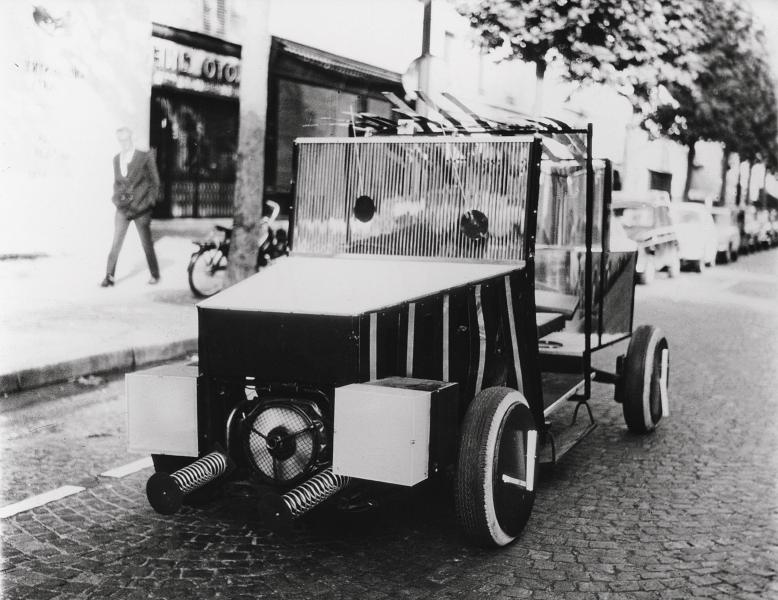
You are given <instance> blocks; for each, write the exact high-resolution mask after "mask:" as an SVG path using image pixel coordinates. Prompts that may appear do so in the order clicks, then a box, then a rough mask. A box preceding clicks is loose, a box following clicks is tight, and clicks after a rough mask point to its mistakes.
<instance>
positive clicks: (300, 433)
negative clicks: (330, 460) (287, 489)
mask: <svg viewBox="0 0 778 600" xmlns="http://www.w3.org/2000/svg"><path fill="white" fill-rule="evenodd" d="M318 444H319V442H318V428H317V423H316V422H315V421H314V420H313V419H312V418H311V417H309V416H308V415H307V414H306V413H305V412H304V411H303V410H301V409H300V408H299V407H297V406H296V405H294V404H287V405H281V404H276V405H271V406H267V407H265V408H263V409H261V410H260V411H259V412H258V413H257V414H256V416H255V417H254V418H253V420H251V421H250V423H249V433H248V451H249V455H250V458H251V460H252V462H253V464H254V467H255V468H256V469H257V471H258V472H259V474H260V475H262V476H263V477H265V478H267V479H269V480H271V481H273V482H275V483H280V484H288V483H291V482H293V481H295V480H296V479H298V478H300V477H301V476H303V475H305V474H306V473H307V472H308V470H309V468H310V466H311V463H312V462H313V461H314V459H315V458H316V454H317V452H318V449H319V448H318Z"/></svg>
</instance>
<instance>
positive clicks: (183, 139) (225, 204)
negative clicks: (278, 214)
mask: <svg viewBox="0 0 778 600" xmlns="http://www.w3.org/2000/svg"><path fill="white" fill-rule="evenodd" d="M238 118H239V105H238V101H237V99H233V98H219V97H215V96H209V95H205V94H196V93H187V92H182V91H180V90H177V89H173V88H167V87H161V86H154V87H152V90H151V123H150V131H149V141H150V145H151V147H152V148H154V149H155V150H156V153H157V168H158V170H159V177H160V180H161V183H162V189H161V193H160V198H159V201H158V202H157V205H156V206H155V207H154V213H153V216H154V218H160V219H167V218H175V217H194V218H197V217H231V216H232V214H233V198H234V193H235V174H236V162H237V150H238Z"/></svg>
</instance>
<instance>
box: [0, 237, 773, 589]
mask: <svg viewBox="0 0 778 600" xmlns="http://www.w3.org/2000/svg"><path fill="white" fill-rule="evenodd" d="M641 323H652V324H654V325H657V326H659V327H660V328H661V329H662V330H663V332H664V333H665V334H666V335H667V337H668V339H669V343H670V353H671V376H670V390H671V405H670V408H671V414H670V416H669V417H668V418H666V419H663V420H662V422H661V424H660V426H659V427H658V429H657V430H656V431H655V432H654V433H653V434H652V435H648V436H645V437H640V436H635V435H631V434H629V433H628V432H627V430H626V427H625V425H624V420H623V417H622V414H621V407H620V406H618V405H617V404H615V403H614V402H613V401H612V398H613V396H612V394H613V389H612V387H609V386H604V385H600V384H595V386H594V398H593V401H592V402H591V406H592V409H593V411H594V414H595V418H596V419H597V421H598V423H599V426H598V427H597V429H595V430H594V432H593V433H592V434H591V435H590V436H589V437H588V438H586V439H585V440H584V441H583V442H581V444H579V445H578V446H577V447H576V448H574V449H573V450H572V451H571V452H570V453H569V454H568V455H566V456H565V457H564V460H563V461H562V462H561V463H560V464H559V465H557V466H556V467H555V468H554V469H553V470H552V471H550V472H546V473H544V475H543V477H542V478H541V479H540V481H539V484H538V494H537V499H536V501H535V508H534V510H533V513H532V517H531V519H530V521H529V524H528V526H527V528H526V530H525V531H524V533H523V534H522V535H521V537H520V538H519V540H518V541H517V542H516V543H515V544H513V545H511V546H509V547H507V548H505V549H502V550H494V551H486V550H480V549H474V548H471V547H469V546H467V545H465V543H464V541H463V539H462V537H461V534H460V533H459V530H458V527H457V524H456V521H455V517H454V511H453V502H452V500H451V496H450V495H449V496H446V495H441V494H440V493H439V492H431V491H420V492H418V493H416V494H412V495H410V496H409V497H408V498H406V499H404V500H399V501H398V503H397V505H396V506H394V507H391V508H389V509H387V510H385V511H382V512H380V513H379V514H376V515H374V516H372V517H364V518H359V519H357V520H353V521H349V522H345V523H340V522H338V523H337V524H328V523H322V522H316V521H314V520H311V521H305V522H303V523H301V524H300V525H299V526H298V527H296V528H295V529H294V530H293V531H292V532H291V533H290V534H288V535H286V536H278V535H276V534H273V533H270V532H268V531H266V530H264V529H263V528H262V524H261V522H260V521H259V518H258V514H257V510H256V498H254V497H253V496H252V495H251V494H250V493H249V490H248V488H246V487H243V486H229V487H228V488H227V489H226V490H225V493H224V496H223V497H220V498H218V499H217V500H216V501H214V502H212V503H211V504H208V505H207V506H203V507H188V506H186V507H184V509H183V510H182V511H181V512H179V513H178V514H176V515H175V516H171V517H163V516H162V515H158V514H157V513H155V512H154V511H153V510H152V509H151V507H150V506H149V504H148V502H147V500H146V496H145V483H146V480H147V479H148V477H149V476H150V474H151V472H152V471H151V468H150V467H145V468H142V469H140V470H138V471H136V472H133V473H130V474H128V475H126V476H123V477H109V476H105V475H101V474H103V473H105V472H106V471H108V470H110V469H113V468H115V467H120V466H122V465H126V464H128V463H132V462H134V461H137V460H140V459H143V458H144V457H143V456H140V455H135V454H128V453H127V451H126V422H125V413H124V397H123V394H124V384H123V377H121V376H113V377H109V378H108V379H107V380H106V381H104V382H103V381H99V380H92V381H87V383H94V384H95V385H79V384H78V383H70V384H62V385H58V386H51V387H47V388H40V389H37V390H30V391H26V392H20V393H17V394H14V395H9V396H8V397H6V398H4V399H3V400H2V403H0V464H1V465H2V481H1V482H0V507H2V506H5V505H8V504H10V503H14V502H19V501H22V500H24V499H26V498H29V497H31V496H34V495H37V494H42V493H45V492H47V491H50V490H54V489H58V488H61V487H63V486H78V487H79V488H84V489H83V490H81V491H78V492H77V493H73V494H72V495H69V496H67V497H64V498H62V499H59V500H55V501H52V502H50V503H48V504H45V505H43V506H39V507H37V508H33V509H31V510H27V511H23V512H19V513H18V514H15V515H12V516H9V517H7V518H3V519H0V528H1V530H2V559H1V562H0V565H1V568H2V586H3V590H2V597H3V598H20V599H21V598H80V597H83V598H101V599H102V598H182V599H183V598H216V597H223V598H246V599H248V598H311V597H317V598H533V599H543V598H547V599H570V600H572V599H577V598H581V599H584V598H586V599H588V598H603V599H605V598H618V599H628V598H690V597H695V598H696V597H700V598H720V599H733V598H738V599H741V598H742V599H754V600H756V599H765V598H768V599H769V598H778V436H777V435H776V431H778V393H776V390H777V389H778V250H777V249H773V250H769V251H764V252H760V253H757V254H753V255H748V256H742V257H741V258H740V260H739V261H738V262H736V263H733V264H729V265H719V266H716V267H715V268H713V269H711V270H708V271H707V272H705V273H703V274H697V273H691V272H684V273H681V274H680V276H679V277H678V278H674V279H669V278H667V277H666V276H665V275H664V274H660V275H658V276H657V278H656V280H655V281H654V282H653V283H652V284H651V285H650V286H638V288H637V301H636V314H635V324H636V325H638V324H641Z"/></svg>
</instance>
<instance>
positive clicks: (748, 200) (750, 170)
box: [746, 160, 754, 206]
mask: <svg viewBox="0 0 778 600" xmlns="http://www.w3.org/2000/svg"><path fill="white" fill-rule="evenodd" d="M753 172H754V163H752V162H751V161H750V160H749V161H748V184H747V187H746V206H748V205H749V204H751V174H752V173H753Z"/></svg>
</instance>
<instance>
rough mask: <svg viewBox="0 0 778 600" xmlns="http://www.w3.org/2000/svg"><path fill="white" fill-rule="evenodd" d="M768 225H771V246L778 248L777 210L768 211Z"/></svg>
mask: <svg viewBox="0 0 778 600" xmlns="http://www.w3.org/2000/svg"><path fill="white" fill-rule="evenodd" d="M770 224H771V231H770V237H771V245H773V246H778V210H776V209H774V208H771V209H770Z"/></svg>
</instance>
